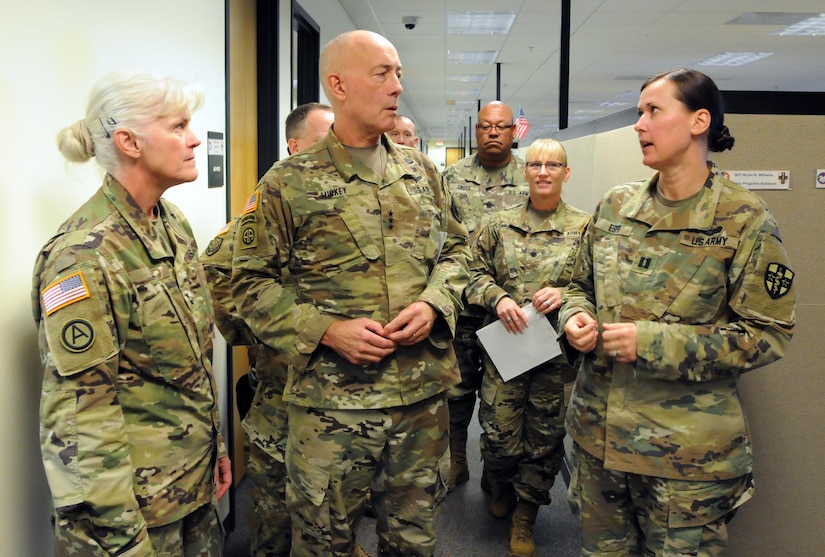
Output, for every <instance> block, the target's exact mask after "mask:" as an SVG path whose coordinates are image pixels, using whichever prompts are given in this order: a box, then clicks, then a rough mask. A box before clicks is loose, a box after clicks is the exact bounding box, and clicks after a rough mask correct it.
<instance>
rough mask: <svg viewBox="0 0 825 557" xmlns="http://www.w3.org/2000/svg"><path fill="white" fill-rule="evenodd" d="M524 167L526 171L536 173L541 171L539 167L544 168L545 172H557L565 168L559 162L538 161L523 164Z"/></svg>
mask: <svg viewBox="0 0 825 557" xmlns="http://www.w3.org/2000/svg"><path fill="white" fill-rule="evenodd" d="M524 166H526V167H527V169H528V170H530V171H532V172H538V171H539V170H541V167H542V166H544V167H546V168H547V170H559V169H560V168H564V167H565V166H567V165H566V164H563V163H560V162H539V161H530V162H526V163H524Z"/></svg>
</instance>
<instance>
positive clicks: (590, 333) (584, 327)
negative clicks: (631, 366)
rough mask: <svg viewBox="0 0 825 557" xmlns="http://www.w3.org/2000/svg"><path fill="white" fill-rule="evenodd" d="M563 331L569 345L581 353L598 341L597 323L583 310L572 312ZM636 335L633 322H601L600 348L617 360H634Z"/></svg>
mask: <svg viewBox="0 0 825 557" xmlns="http://www.w3.org/2000/svg"><path fill="white" fill-rule="evenodd" d="M564 333H565V335H566V336H567V342H569V343H570V346H572V347H573V348H575V349H576V350H578V351H579V352H582V353H586V352H590V351H592V350H593V349H595V348H596V346H597V345H598V342H599V324H598V322H597V321H596V320H595V319H593V318H592V317H591V316H590V315H588V314H586V313H584V312H580V313H576V314H573V315H572V316H571V317H570V319H568V320H567V322H566V323H565V324H564ZM636 335H637V332H636V324H635V323H602V332H601V337H602V349H603V350H604V351H605V353H606V354H607V357H608V358H611V359H613V360H616V361H617V362H622V363H632V362H635V361H636V340H637V336H636Z"/></svg>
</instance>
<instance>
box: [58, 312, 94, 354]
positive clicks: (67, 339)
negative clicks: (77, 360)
mask: <svg viewBox="0 0 825 557" xmlns="http://www.w3.org/2000/svg"><path fill="white" fill-rule="evenodd" d="M94 342H95V329H94V327H92V324H91V323H89V322H88V321H86V320H85V319H72V320H71V321H69V322H67V323H66V324H65V325H63V329H62V330H61V331H60V343H61V344H62V345H63V348H65V349H66V350H68V351H69V352H75V353H78V352H85V351H86V350H88V349H89V348H90V347H91V346H92V344H94Z"/></svg>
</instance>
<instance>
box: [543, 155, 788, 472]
mask: <svg viewBox="0 0 825 557" xmlns="http://www.w3.org/2000/svg"><path fill="white" fill-rule="evenodd" d="M711 170H712V171H711V174H710V177H709V178H708V181H707V183H706V184H705V187H704V188H703V189H702V190H701V192H700V193H698V194H697V195H696V196H695V197H694V198H693V199H692V200H691V201H690V202H689V203H688V204H687V205H686V206H685V207H682V208H678V209H675V210H674V212H672V213H670V214H669V215H667V216H665V217H663V218H659V217H658V216H657V214H656V211H655V209H654V206H653V198H652V196H653V192H654V188H655V187H656V186H655V184H656V181H657V180H658V175H657V176H654V177H653V178H652V179H650V180H647V181H642V182H635V183H630V184H625V185H622V186H618V187H616V188H614V189H612V190H611V191H610V192H609V193H608V194H606V196H605V197H604V198H603V199H602V201H601V202H600V203H599V206H598V207H597V209H596V213H595V215H594V218H593V221H592V222H591V224H590V225H589V227H588V229H587V232H586V234H585V238H584V241H583V248H582V257H581V258H580V262H581V264H582V270H581V271H582V272H581V274H580V275H579V274H577V277H578V278H577V280H576V281H575V282H574V283H573V284H572V285H571V287H570V289H569V290H568V292H567V293H566V294H565V296H564V303H563V305H562V308H561V312H560V315H559V327H560V330H563V327H564V323H565V321H566V320H567V319H568V318H569V317H570V316H571V315H573V314H574V313H576V312H579V311H586V312H587V313H589V314H591V315H592V316H594V317H596V316H597V317H598V320H599V322H600V323H614V322H634V323H636V327H637V354H636V356H637V361H636V362H635V363H632V364H625V363H616V362H614V361H613V360H611V359H608V358H607V355H606V354H605V352H604V350H603V349H602V345H601V342H599V345H598V346H597V347H596V349H595V350H593V351H591V352H589V353H587V354H585V357H584V362H583V365H582V367H581V368H580V370H579V374H578V378H577V383H576V386H575V389H574V393H573V396H572V400H571V402H570V408H569V410H568V413H567V429H568V432H569V433H570V435H571V436H572V437H573V439H574V440H575V441H576V443H578V444H579V445H580V446H581V447H582V448H583V449H584V450H586V451H588V452H589V453H591V454H592V455H594V456H596V457H598V458H600V459H602V460H603V461H604V465H605V467H606V468H608V469H611V470H618V471H624V472H630V473H637V474H643V475H650V476H657V477H664V478H672V479H687V480H695V481H712V480H719V479H729V478H735V477H739V476H742V475H744V474H747V473H749V472H751V469H752V448H751V439H750V434H749V432H748V427H747V422H746V419H745V414H744V411H743V408H742V402H741V400H740V394H739V389H738V385H737V381H738V378H739V375H740V374H741V373H743V372H746V371H749V370H752V369H755V368H758V367H761V366H764V365H767V364H769V363H771V362H773V361H774V360H776V359H778V358H780V357H782V356H783V355H784V354H785V351H786V349H787V347H788V343H789V341H790V339H791V335H792V333H793V329H794V322H795V311H794V304H795V297H796V293H795V288H794V286H793V271H792V270H791V265H790V262H789V260H788V256H787V254H786V252H785V248H784V247H783V245H782V241H781V238H780V235H779V229H778V228H777V224H776V222H775V221H774V218H773V216H772V215H771V214H770V213H769V212H768V210H767V208H766V207H765V205H764V203H763V202H762V201H761V200H760V199H759V198H758V197H756V196H755V195H753V194H752V193H750V192H749V191H747V190H746V189H744V188H742V187H741V186H739V185H737V184H734V183H733V182H731V181H729V180H727V179H726V178H724V177H723V176H722V175H721V174H719V173H718V171H716V169H715V168H712V169H711ZM594 293H595V296H594Z"/></svg>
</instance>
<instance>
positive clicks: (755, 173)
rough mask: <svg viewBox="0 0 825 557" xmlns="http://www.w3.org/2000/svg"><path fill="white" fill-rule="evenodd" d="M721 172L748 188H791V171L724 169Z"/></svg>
mask: <svg viewBox="0 0 825 557" xmlns="http://www.w3.org/2000/svg"><path fill="white" fill-rule="evenodd" d="M722 174H724V175H725V177H726V178H728V179H729V180H732V181H734V182H736V183H737V184H739V185H741V186H742V187H744V188H748V189H749V190H789V189H791V173H790V172H789V171H788V170H724V171H722Z"/></svg>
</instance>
